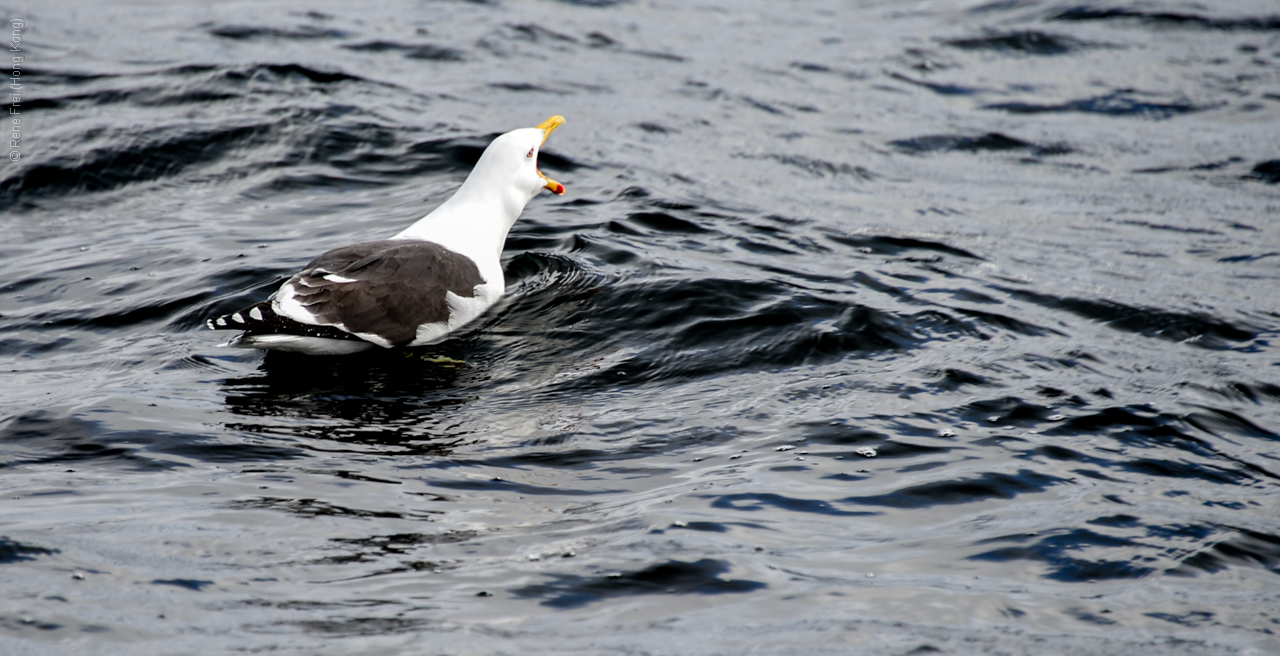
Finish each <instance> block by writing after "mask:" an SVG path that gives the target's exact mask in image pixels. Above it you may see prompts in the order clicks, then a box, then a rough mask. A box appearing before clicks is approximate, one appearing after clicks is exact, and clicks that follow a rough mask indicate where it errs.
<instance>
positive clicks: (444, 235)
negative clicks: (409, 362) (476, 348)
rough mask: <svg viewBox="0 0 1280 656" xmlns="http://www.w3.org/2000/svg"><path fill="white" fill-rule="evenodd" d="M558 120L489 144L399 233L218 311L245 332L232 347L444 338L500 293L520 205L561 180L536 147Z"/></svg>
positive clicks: (358, 346)
mask: <svg viewBox="0 0 1280 656" xmlns="http://www.w3.org/2000/svg"><path fill="white" fill-rule="evenodd" d="M563 123H564V118H563V117H561V116H552V117H551V118H549V119H547V120H545V121H543V122H542V124H541V125H538V126H537V127H532V128H524V129H520V130H513V131H511V132H508V133H506V134H504V135H502V136H500V137H498V138H497V139H494V140H493V143H490V144H489V147H488V148H486V149H485V151H484V154H482V155H481V156H480V161H478V162H476V166H475V168H473V169H472V170H471V174H470V175H468V176H467V179H466V181H465V182H463V183H462V186H461V187H459V188H458V191H456V192H454V194H453V196H452V197H451V198H449V200H447V201H445V202H444V204H442V205H441V206H440V207H438V208H436V209H435V211H433V212H431V213H430V214H428V215H426V216H424V217H422V219H420V220H419V221H418V222H417V223H414V224H413V225H411V226H409V227H408V228H407V229H405V230H404V231H402V232H400V234H398V235H395V236H394V237H392V238H390V239H385V240H382V241H371V242H364V243H359V244H352V245H350V246H343V247H341V248H335V249H333V250H331V251H329V252H327V253H324V254H323V255H321V256H319V257H317V258H316V259H314V260H312V261H311V262H310V263H309V264H307V266H305V267H303V269H302V271H299V272H298V273H297V274H296V275H294V276H293V277H292V278H290V279H289V280H288V281H286V282H285V283H284V284H283V285H281V286H280V289H279V290H277V291H276V293H275V294H272V295H271V298H269V299H267V300H266V301H263V302H261V303H256V304H254V305H251V306H249V307H247V308H245V309H243V310H240V311H238V312H232V313H230V314H226V315H223V316H220V317H217V318H215V319H210V320H209V322H208V325H209V327H210V328H213V329H215V330H222V329H226V330H242V331H244V332H243V333H242V334H240V335H239V336H237V337H235V338H234V339H232V340H231V341H230V342H229V343H228V345H229V346H239V347H243V348H259V349H269V350H277V351H291V352H295V353H306V354H310V355H340V354H346V353H355V352H357V351H363V350H365V349H369V348H374V347H378V346H381V347H383V348H392V347H399V346H422V345H425V344H434V343H436V342H439V341H442V340H444V339H445V338H446V337H448V336H449V335H450V334H451V333H453V332H454V331H456V330H458V329H460V328H462V327H463V326H465V325H467V324H468V323H470V322H471V321H473V320H474V319H476V318H477V317H479V316H480V315H481V314H483V313H484V311H485V310H487V309H489V308H490V307H491V306H492V305H493V304H494V303H496V302H497V301H498V299H499V298H502V294H503V292H504V291H505V290H506V281H505V279H504V278H503V275H502V263H501V261H500V258H501V257H502V247H503V244H504V243H505V242H506V239H507V233H508V232H509V231H510V230H511V226H512V225H514V224H515V222H516V220H517V219H519V218H520V213H521V212H523V211H524V206H525V205H526V204H528V203H529V201H530V200H533V198H534V196H537V195H538V194H539V193H540V192H541V191H542V190H543V189H548V190H550V191H552V192H553V193H556V194H563V193H564V185H562V184H560V183H559V182H556V181H554V180H552V179H550V178H548V177H547V176H545V175H543V174H542V172H541V171H539V170H538V151H539V150H540V149H541V148H542V144H543V143H545V142H546V140H547V137H549V136H550V135H551V132H552V131H553V130H555V129H556V128H557V127H559V126H560V125H561V124H563Z"/></svg>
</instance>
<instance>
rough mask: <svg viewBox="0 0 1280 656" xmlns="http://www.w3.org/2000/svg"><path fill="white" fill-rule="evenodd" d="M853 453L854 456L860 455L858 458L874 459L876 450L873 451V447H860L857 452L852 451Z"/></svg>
mask: <svg viewBox="0 0 1280 656" xmlns="http://www.w3.org/2000/svg"><path fill="white" fill-rule="evenodd" d="M854 453H856V454H858V455H860V456H862V457H864V458H874V457H876V449H875V447H871V446H860V447H858V450H857V451H854Z"/></svg>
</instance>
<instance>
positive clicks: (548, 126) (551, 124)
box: [537, 114, 564, 196]
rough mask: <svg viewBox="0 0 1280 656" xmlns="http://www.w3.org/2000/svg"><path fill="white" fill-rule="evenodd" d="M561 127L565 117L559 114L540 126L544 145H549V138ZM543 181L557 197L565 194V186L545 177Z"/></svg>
mask: <svg viewBox="0 0 1280 656" xmlns="http://www.w3.org/2000/svg"><path fill="white" fill-rule="evenodd" d="M561 125H564V117H563V116H560V115H559V114H557V115H555V116H552V117H551V118H549V119H547V120H545V121H543V122H542V123H540V124H538V126H537V127H538V129H539V130H542V143H547V137H549V136H551V133H552V132H553V131H555V129H556V128H558V127H560V126H561ZM538 175H542V171H538ZM542 179H543V180H546V181H547V184H545V185H543V188H544V189H549V190H550V191H551V193H553V194H556V195H557V196H559V195H563V194H564V185H562V184H560V183H559V182H556V181H555V180H552V179H551V178H548V177H547V176H545V175H542Z"/></svg>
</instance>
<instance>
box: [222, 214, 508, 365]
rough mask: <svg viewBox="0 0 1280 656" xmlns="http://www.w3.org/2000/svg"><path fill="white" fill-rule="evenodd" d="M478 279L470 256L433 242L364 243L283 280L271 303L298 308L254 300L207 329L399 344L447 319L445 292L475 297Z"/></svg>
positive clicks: (333, 252)
mask: <svg viewBox="0 0 1280 656" xmlns="http://www.w3.org/2000/svg"><path fill="white" fill-rule="evenodd" d="M484 282H485V280H484V278H483V277H482V276H481V275H480V268H479V267H477V266H476V263H475V262H474V261H472V260H471V258H469V257H467V256H465V255H460V254H458V253H455V252H453V251H451V250H449V249H447V248H445V247H444V246H441V245H439V244H435V243H431V242H426V241H409V240H400V239H387V240H383V241H370V242H365V243H362V244H353V245H351V246H343V247H342V248H335V249H333V250H331V251H329V252H327V253H324V254H323V255H321V256H320V257H317V258H316V259H314V260H312V261H311V262H310V263H309V264H307V266H306V267H304V268H303V269H302V271H301V272H299V273H298V274H297V275H295V276H294V277H292V278H290V279H289V280H288V281H287V282H285V283H284V285H282V286H281V287H280V291H277V292H276V295H275V296H274V297H273V299H276V298H283V297H290V298H292V299H293V300H294V301H296V302H297V303H298V306H300V307H301V310H298V306H294V305H292V304H291V303H287V304H285V305H286V306H287V307H285V308H282V310H283V313H278V312H276V310H275V309H274V307H278V306H274V307H273V305H272V304H271V303H269V302H268V303H258V304H255V305H252V306H250V307H247V308H245V309H243V310H241V311H239V312H233V313H231V314H227V315H224V316H221V317H218V318H216V319H211V320H210V321H209V322H208V324H209V327H210V328H215V329H240V330H246V331H248V332H249V333H250V334H254V333H274V334H285V335H306V336H311V337H327V338H330V339H360V338H359V337H356V336H355V335H351V334H350V333H364V334H371V335H377V336H378V337H379V338H381V339H383V340H385V341H386V342H387V343H388V344H390V345H392V346H404V345H406V344H408V343H410V342H412V341H413V339H414V337H416V336H417V332H418V326H421V325H423V324H428V323H442V322H447V321H448V320H449V304H448V302H447V298H446V297H445V294H446V292H453V293H454V294H457V295H458V296H463V297H466V298H474V297H475V289H476V287H477V286H478V285H483V284H484ZM282 295H283V296H282Z"/></svg>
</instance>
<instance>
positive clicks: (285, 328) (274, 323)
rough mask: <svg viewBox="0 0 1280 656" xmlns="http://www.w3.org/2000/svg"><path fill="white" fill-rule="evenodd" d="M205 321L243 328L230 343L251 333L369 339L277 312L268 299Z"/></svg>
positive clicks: (214, 325) (214, 327) (220, 327)
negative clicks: (301, 320)
mask: <svg viewBox="0 0 1280 656" xmlns="http://www.w3.org/2000/svg"><path fill="white" fill-rule="evenodd" d="M205 325H206V326H208V327H209V329H211V330H242V331H244V334H242V335H240V336H238V337H236V338H234V339H232V343H235V342H238V341H240V340H241V339H243V338H245V337H250V336H253V335H298V336H300V337H323V338H326V339H339V340H346V341H357V342H366V341H368V340H366V339H364V338H362V337H360V336H358V335H353V334H351V333H349V332H347V331H345V330H343V329H341V328H338V327H336V326H317V325H312V324H307V323H302V322H300V321H295V320H293V319H290V318H289V317H286V316H284V315H281V314H276V311H275V310H274V309H272V307H271V301H262V302H261V303H254V304H253V305H250V306H249V307H247V308H244V309H243V310H239V311H237V312H232V313H230V314H224V315H222V316H220V317H214V318H212V319H209V320H208V321H206V322H205Z"/></svg>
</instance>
